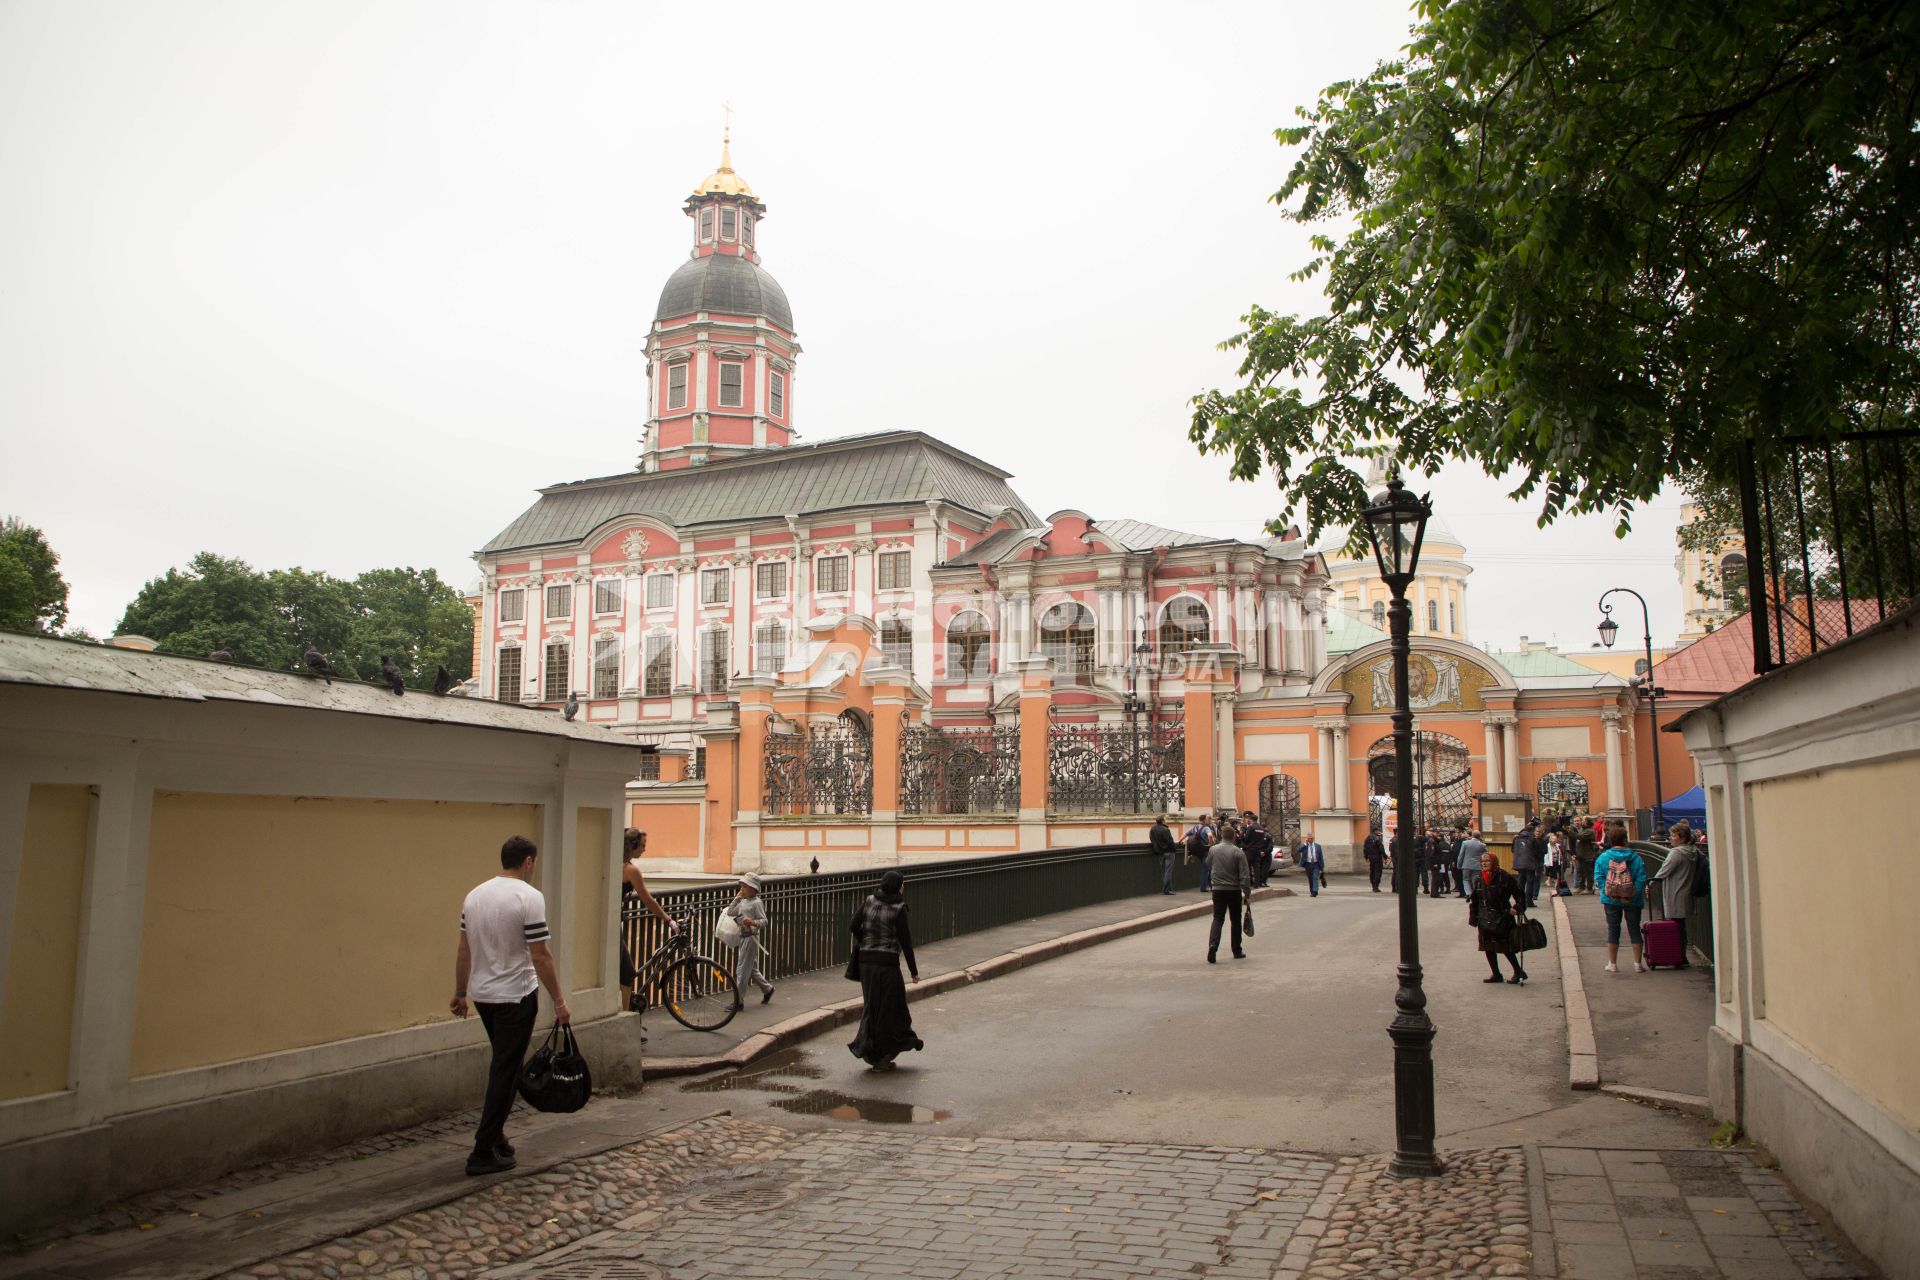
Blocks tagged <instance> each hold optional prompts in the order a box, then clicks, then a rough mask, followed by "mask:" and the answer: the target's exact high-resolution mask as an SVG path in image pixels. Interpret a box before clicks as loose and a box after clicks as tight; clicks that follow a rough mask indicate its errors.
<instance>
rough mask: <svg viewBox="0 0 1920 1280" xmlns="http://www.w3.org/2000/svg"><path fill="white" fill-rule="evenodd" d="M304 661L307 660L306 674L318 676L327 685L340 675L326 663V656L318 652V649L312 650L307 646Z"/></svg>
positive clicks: (311, 647) (330, 664)
mask: <svg viewBox="0 0 1920 1280" xmlns="http://www.w3.org/2000/svg"><path fill="white" fill-rule="evenodd" d="M306 659H307V674H308V675H312V676H319V677H320V678H321V679H322V680H325V681H326V682H327V683H328V684H332V683H333V678H334V677H335V676H337V675H339V674H340V673H339V672H338V671H336V670H334V668H333V664H332V663H331V662H328V661H327V655H326V654H324V653H322V652H320V651H319V650H318V649H316V648H314V647H313V646H312V645H308V646H307V652H306Z"/></svg>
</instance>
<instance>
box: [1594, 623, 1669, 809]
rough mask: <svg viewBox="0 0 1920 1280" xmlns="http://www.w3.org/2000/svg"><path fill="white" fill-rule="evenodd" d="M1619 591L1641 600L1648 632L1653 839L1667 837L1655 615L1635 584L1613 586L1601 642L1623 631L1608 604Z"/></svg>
mask: <svg viewBox="0 0 1920 1280" xmlns="http://www.w3.org/2000/svg"><path fill="white" fill-rule="evenodd" d="M1616 591H1617V592H1620V593H1621V594H1623V595H1629V596H1632V597H1633V598H1634V599H1635V600H1638V601H1639V602H1640V621H1641V625H1642V628H1643V630H1644V632H1645V634H1644V636H1643V637H1642V638H1643V639H1644V640H1645V641H1646V646H1647V714H1648V715H1649V716H1651V717H1652V719H1653V734H1652V735H1651V736H1652V739H1653V838H1654V839H1655V840H1664V839H1666V836H1667V814H1666V810H1665V809H1664V808H1663V807H1662V806H1661V803H1660V793H1661V791H1662V790H1664V789H1665V788H1664V787H1663V786H1662V784H1661V781H1660V690H1659V689H1657V688H1655V687H1654V683H1653V617H1652V615H1651V614H1649V613H1648V612H1647V598H1646V597H1645V596H1643V595H1641V594H1640V593H1639V592H1638V591H1635V590H1634V589H1633V588H1632V587H1615V588H1613V590H1612V591H1608V592H1607V593H1606V594H1605V595H1602V596H1601V597H1600V643H1601V644H1604V645H1605V646H1607V648H1609V649H1611V648H1613V642H1614V639H1615V637H1617V636H1618V635H1619V634H1620V624H1619V623H1617V622H1615V621H1614V620H1613V606H1612V605H1610V604H1608V603H1607V596H1610V595H1612V594H1614V592H1616Z"/></svg>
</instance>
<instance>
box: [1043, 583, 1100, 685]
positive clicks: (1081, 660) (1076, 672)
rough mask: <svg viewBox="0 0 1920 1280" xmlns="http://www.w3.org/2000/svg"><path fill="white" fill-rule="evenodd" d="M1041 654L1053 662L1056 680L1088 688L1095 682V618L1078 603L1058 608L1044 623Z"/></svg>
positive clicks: (1070, 602) (1050, 613)
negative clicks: (1086, 685) (1087, 685)
mask: <svg viewBox="0 0 1920 1280" xmlns="http://www.w3.org/2000/svg"><path fill="white" fill-rule="evenodd" d="M1040 653H1041V656H1043V657H1047V658H1051V659H1053V674H1054V679H1056V680H1058V681H1060V682H1061V683H1063V684H1086V683H1088V682H1090V681H1091V680H1092V679H1093V614H1092V613H1091V612H1090V611H1089V610H1088V609H1087V606H1085V605H1083V604H1079V603H1077V602H1074V601H1068V602H1067V603H1065V604H1057V605H1055V606H1053V608H1051V609H1049V610H1047V612H1046V615H1045V616H1044V617H1042V618H1041V619H1040Z"/></svg>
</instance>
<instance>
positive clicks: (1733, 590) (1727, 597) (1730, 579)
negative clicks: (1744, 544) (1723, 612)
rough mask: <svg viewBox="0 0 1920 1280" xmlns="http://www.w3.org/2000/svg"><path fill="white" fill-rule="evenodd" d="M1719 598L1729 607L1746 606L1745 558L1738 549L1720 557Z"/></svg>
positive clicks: (1742, 607)
mask: <svg viewBox="0 0 1920 1280" xmlns="http://www.w3.org/2000/svg"><path fill="white" fill-rule="evenodd" d="M1720 599H1721V600H1722V601H1724V602H1725V603H1726V606H1727V607H1728V608H1729V609H1742V610H1744V609H1745V608H1746V607H1747V558H1746V556H1744V555H1742V554H1741V553H1740V552H1738V551H1729V552H1727V554H1726V555H1724V556H1721V557H1720Z"/></svg>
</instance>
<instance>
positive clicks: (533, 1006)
mask: <svg viewBox="0 0 1920 1280" xmlns="http://www.w3.org/2000/svg"><path fill="white" fill-rule="evenodd" d="M473 1007H474V1009H475V1010H476V1011H477V1012H478V1013H479V1014H480V1025H481V1026H483V1027H485V1028H486V1029H487V1040H488V1042H489V1043H491V1044H492V1045H493V1062H492V1064H491V1065H489V1066H488V1067H487V1100H486V1102H485V1103H484V1104H483V1105H482V1106H481V1108H480V1127H479V1128H478V1129H476V1130H474V1133H473V1150H474V1153H475V1154H476V1155H485V1154H487V1153H489V1152H491V1151H492V1150H493V1149H494V1148H495V1147H497V1146H499V1145H500V1144H501V1143H502V1142H503V1141H505V1140H506V1136H507V1113H508V1112H509V1111H511V1110H513V1094H514V1087H515V1085H516V1084H517V1083H518V1082H519V1079H520V1068H521V1067H522V1066H523V1065H524V1064H525V1063H526V1060H527V1045H528V1043H530V1042H531V1041H532V1039H533V1020H534V1018H535V1017H536V1016H537V1015H538V1014H539V1012H540V989H539V988H538V987H535V988H534V989H533V990H532V991H529V992H527V998H526V999H524V1000H518V1001H515V1002H514V1003H512V1004H481V1003H480V1002H479V1001H475V1002H474V1006H473Z"/></svg>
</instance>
